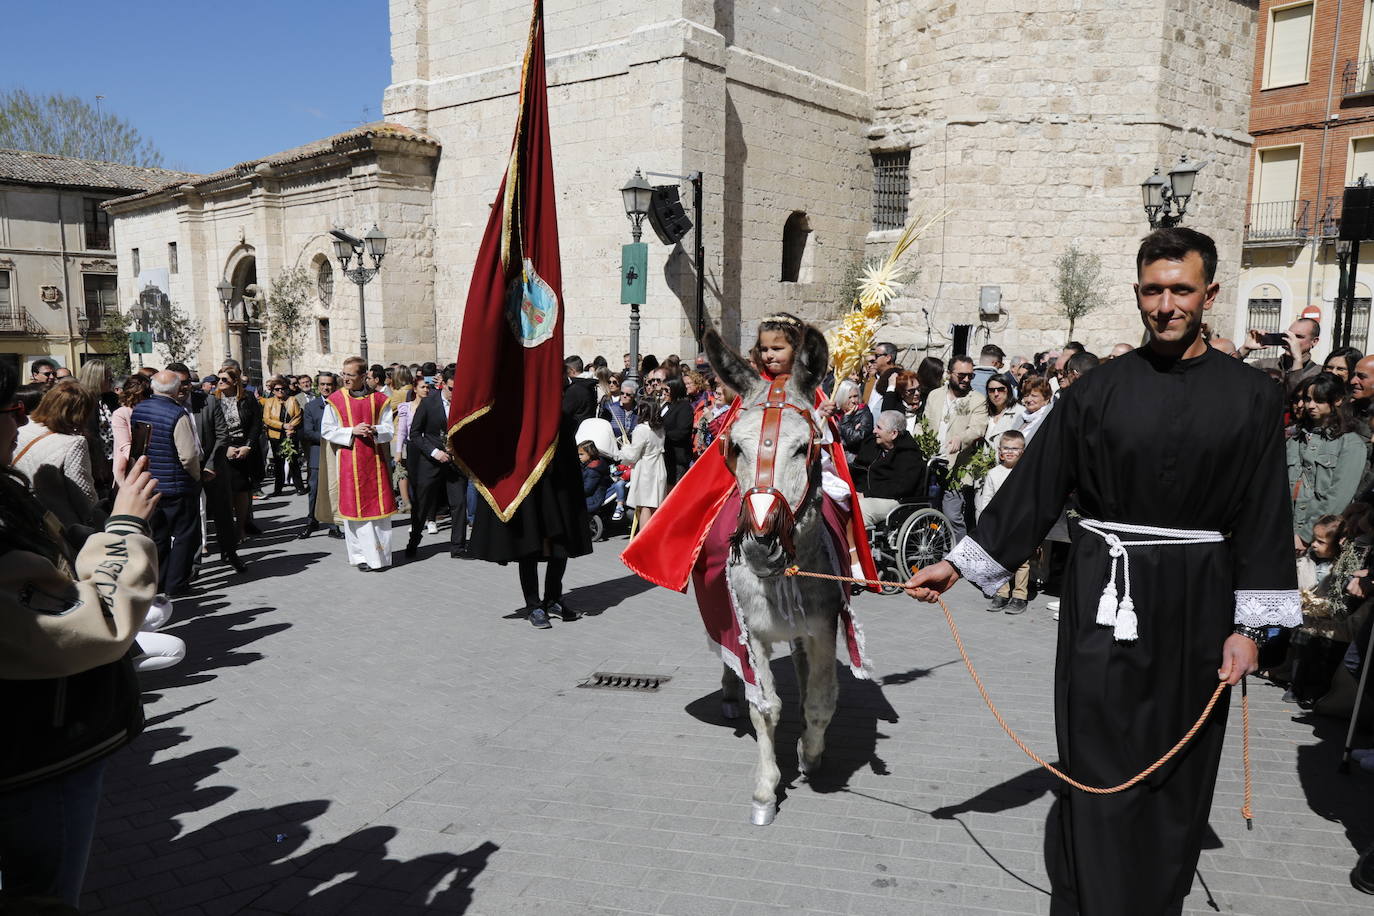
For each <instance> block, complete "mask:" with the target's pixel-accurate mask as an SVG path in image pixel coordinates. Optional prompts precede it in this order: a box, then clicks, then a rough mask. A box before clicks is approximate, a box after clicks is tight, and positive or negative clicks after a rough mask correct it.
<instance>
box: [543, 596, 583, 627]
mask: <svg viewBox="0 0 1374 916" xmlns="http://www.w3.org/2000/svg"><path fill="white" fill-rule="evenodd" d="M544 610H545V612H546V613H548V614H557V615H558V619H559V620H561V621H563V622H564V623H571V622H572V621H574V620H576V619H577V618H579V617H581V616H582V615H581V614H579V613H578V612H577V611H575V610H573V609H572V608H570V607H568V603H567V601H565V600H563V599H559V600H557V601H549V602H546V603H545V604H544Z"/></svg>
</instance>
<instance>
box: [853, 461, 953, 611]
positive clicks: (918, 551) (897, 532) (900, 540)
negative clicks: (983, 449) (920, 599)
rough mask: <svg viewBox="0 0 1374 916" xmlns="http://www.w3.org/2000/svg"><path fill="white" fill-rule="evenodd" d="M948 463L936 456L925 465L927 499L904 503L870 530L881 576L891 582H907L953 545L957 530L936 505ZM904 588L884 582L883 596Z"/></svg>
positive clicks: (899, 591) (924, 489)
mask: <svg viewBox="0 0 1374 916" xmlns="http://www.w3.org/2000/svg"><path fill="white" fill-rule="evenodd" d="M948 468H949V465H948V462H947V461H946V460H945V459H943V458H933V459H931V460H930V461H929V462H927V464H926V479H925V483H924V486H923V487H921V488H920V492H924V493H925V494H926V496H925V497H924V498H917V499H914V500H911V501H909V502H903V503H901V504H900V505H898V506H897V508H895V509H893V510H892V511H891V512H889V513H888V514H887V517H886V518H884V519H883V523H882V524H881V525H879V526H877V527H874V528H870V529H868V542H869V547H870V548H871V550H872V552H873V562H874V565H876V566H877V568H878V577H879V578H880V579H885V580H887V581H889V582H892V581H896V582H905V581H906V580H907V579H909V578H911V576H912V574H913V573H914V572H916V571H917V570H918V569H923V568H924V567H927V566H930V565H931V564H933V563H938V562H940V561H941V560H943V559H944V558H945V554H947V553H949V552H950V550H952V549H953V548H954V531H953V529H952V528H951V526H950V522H949V518H948V517H947V516H946V515H945V514H944V513H943V512H941V511H940V510H939V509H937V508H935V507H936V506H939V505H940V504H941V502H942V498H943V496H944V483H945V480H944V478H945V474H946V472H947V471H948ZM901 591H902V590H901V589H900V588H898V587H897V586H895V585H884V586H883V587H882V593H883V594H884V595H896V594H900V593H901Z"/></svg>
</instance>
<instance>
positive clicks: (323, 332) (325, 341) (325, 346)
mask: <svg viewBox="0 0 1374 916" xmlns="http://www.w3.org/2000/svg"><path fill="white" fill-rule="evenodd" d="M316 326H317V328H318V330H319V334H320V352H321V353H328V352H329V319H328V318H319V319H316Z"/></svg>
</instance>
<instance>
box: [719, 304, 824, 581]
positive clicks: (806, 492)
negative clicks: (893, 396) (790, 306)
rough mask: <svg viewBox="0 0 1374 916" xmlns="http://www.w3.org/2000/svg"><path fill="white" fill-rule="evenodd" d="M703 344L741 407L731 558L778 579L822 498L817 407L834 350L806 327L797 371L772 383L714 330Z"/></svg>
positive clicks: (732, 451) (733, 436) (733, 450)
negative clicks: (817, 396) (736, 508)
mask: <svg viewBox="0 0 1374 916" xmlns="http://www.w3.org/2000/svg"><path fill="white" fill-rule="evenodd" d="M703 343H704V345H705V348H706V355H707V358H709V359H710V361H711V367H712V368H713V369H715V371H716V374H717V375H719V376H720V377H721V378H722V379H724V381H725V383H726V384H727V385H729V386H730V387H731V388H733V389H734V390H735V391H737V392H739V395H740V399H741V401H742V405H743V407H742V410H741V412H740V414H739V416H738V417H736V419H735V422H734V424H733V425H732V426H731V427H730V431H729V434H728V435H729V442H728V450H727V452H726V460H727V461H728V462H729V463H730V465H731V467H732V469H733V470H734V473H735V479H736V480H737V481H738V482H739V488H740V493H741V495H742V496H743V500H742V505H741V506H740V515H739V524H738V527H737V528H736V530H735V534H734V537H733V538H731V541H730V543H731V548H732V549H731V559H732V561H738V560H739V559H740V558H741V557H742V558H743V560H744V562H745V563H747V564H748V566H749V568H750V569H751V570H752V571H753V572H754V573H755V574H756V575H758V576H760V577H768V576H776V575H778V574H780V573H781V572H782V571H783V569H784V568H785V567H786V566H787V565H788V564H790V563H791V562H793V561H794V559H795V558H796V546H795V540H794V537H795V534H796V530H797V528H798V526H799V525H802V524H806V523H809V522H810V521H812V519H811V516H813V515H814V511H813V510H814V508H815V505H816V500H817V499H818V496H819V483H820V429H819V427H818V426H817V424H816V420H815V417H814V413H813V411H812V404H813V398H814V392H815V390H816V386H817V385H818V384H819V383H820V381H821V378H822V377H823V375H824V373H825V366H826V364H827V362H828V361H829V354H830V351H829V348H828V347H827V345H826V342H825V338H824V337H823V336H822V335H821V333H820V332H819V331H817V330H815V329H814V328H811V327H807V328H806V329H805V331H804V333H803V337H802V345H801V347H800V348H799V349H798V352H797V353H796V355H795V359H794V361H793V367H792V374H791V375H790V376H781V377H779V378H777V379H775V380H774V381H773V382H771V383H770V382H769V381H767V380H766V379H763V378H760V377H759V374H758V373H757V372H756V371H754V369H752V368H751V367H750V366H749V364H748V363H747V362H745V360H744V359H742V358H741V357H740V355H739V354H738V353H735V352H734V351H733V350H731V349H730V348H729V347H728V346H726V345H725V342H724V341H722V340H721V339H720V336H719V335H718V334H716V333H715V332H714V331H710V332H707V334H706V337H705V339H704V341H703ZM807 534H808V535H809V531H808V532H807Z"/></svg>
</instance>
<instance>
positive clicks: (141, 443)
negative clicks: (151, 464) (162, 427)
mask: <svg viewBox="0 0 1374 916" xmlns="http://www.w3.org/2000/svg"><path fill="white" fill-rule="evenodd" d="M152 438H153V424H151V423H142V422H139V423H135V424H134V429H133V437H132V439H131V440H130V442H129V464H131V465H132V464H133V463H134V462H135V461H137V460H138V459H140V458H142V457H143V456H144V455H146V454H148V443H149V442H151V441H152Z"/></svg>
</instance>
